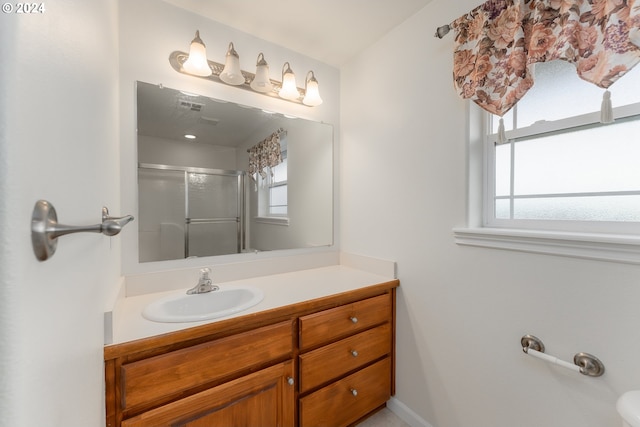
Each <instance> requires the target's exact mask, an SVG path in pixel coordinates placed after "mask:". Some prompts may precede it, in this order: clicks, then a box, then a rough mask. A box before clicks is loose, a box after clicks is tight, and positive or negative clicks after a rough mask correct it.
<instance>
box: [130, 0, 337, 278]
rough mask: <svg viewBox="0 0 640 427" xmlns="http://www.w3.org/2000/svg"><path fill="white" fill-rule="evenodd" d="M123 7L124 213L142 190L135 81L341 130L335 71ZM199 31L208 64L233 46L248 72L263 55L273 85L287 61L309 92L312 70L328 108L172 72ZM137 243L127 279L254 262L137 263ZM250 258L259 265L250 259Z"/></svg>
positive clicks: (187, 20)
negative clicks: (173, 61) (176, 57)
mask: <svg viewBox="0 0 640 427" xmlns="http://www.w3.org/2000/svg"><path fill="white" fill-rule="evenodd" d="M120 4H121V7H120V16H119V24H120V65H121V67H120V83H121V85H120V100H121V116H120V124H121V127H120V129H121V144H122V145H121V154H122V155H121V161H122V183H123V184H122V203H123V208H124V209H129V210H133V211H135V210H137V191H136V188H135V185H133V184H132V183H135V181H136V162H137V159H136V158H137V154H136V124H135V120H136V115H135V97H134V82H135V81H145V82H148V83H154V84H159V83H162V84H163V85H164V86H165V87H170V88H174V89H180V90H185V91H188V92H193V93H198V94H201V95H205V96H210V97H212V98H217V99H223V100H228V101H232V102H236V103H239V104H243V105H250V106H253V107H257V108H264V109H266V110H270V111H276V112H279V113H283V114H288V115H293V116H297V117H302V118H305V119H309V120H315V121H323V122H326V123H330V124H333V125H336V126H337V125H338V124H339V123H338V122H339V107H340V105H339V78H340V75H339V71H338V70H337V69H336V68H334V67H331V66H329V65H326V64H323V63H321V62H318V61H317V60H314V59H312V58H309V57H307V56H304V55H302V54H300V53H297V52H293V51H290V50H287V49H284V48H282V47H280V46H277V45H274V44H271V43H268V42H266V41H264V40H261V39H258V38H256V37H254V36H252V35H250V34H246V33H243V32H240V31H237V30H234V29H232V28H230V27H227V26H224V25H222V24H219V23H217V22H214V21H211V20H208V19H205V18H203V17H200V16H198V15H195V14H192V13H189V12H186V11H184V10H183V9H180V8H177V7H174V6H172V5H169V4H167V3H164V2H161V1H154V0H136V1H135V2H131V1H126V0H121V1H120ZM196 30H200V36H201V38H202V40H203V41H204V42H205V44H206V46H207V56H208V57H209V59H210V60H213V61H217V62H224V55H225V53H226V51H227V46H228V44H229V42H231V41H233V43H234V46H235V49H236V51H237V52H238V54H239V55H240V64H241V67H242V69H244V70H247V71H252V70H253V67H255V62H256V58H257V56H258V54H259V53H260V52H263V53H264V56H265V58H266V60H267V61H268V62H269V65H270V69H271V77H272V78H274V79H277V80H281V76H280V70H281V67H282V64H284V62H286V61H288V62H289V63H290V64H291V67H292V69H293V71H294V72H295V73H296V77H297V80H298V86H300V87H302V86H304V82H303V78H304V75H305V74H306V73H307V71H309V70H314V72H315V75H316V78H317V79H318V81H319V84H320V90H321V93H322V98H323V100H324V103H323V104H322V105H321V106H318V107H314V108H309V107H306V106H302V105H297V104H293V103H289V102H285V101H282V100H279V99H275V98H270V97H266V96H263V95H260V94H257V93H253V92H251V91H244V90H239V89H238V88H236V87H232V86H227V85H224V84H219V83H215V82H211V81H208V80H203V79H199V78H194V77H191V76H186V75H183V74H180V73H177V72H176V71H174V70H173V69H172V68H171V66H170V65H169V60H168V59H169V54H170V53H171V52H173V51H175V50H180V51H188V48H189V44H190V42H191V40H192V39H193V37H194V35H195V31H196ZM338 144H339V142H338V141H336V146H337V145H338ZM336 160H337V159H336ZM334 209H337V208H334ZM131 225H132V226H133V228H135V227H137V225H136V224H135V223H132V224H131ZM336 227H338V224H336ZM336 229H337V228H336ZM135 231H137V230H135ZM136 236H137V232H135V233H132V235H131V236H123V240H122V245H123V251H122V256H123V271H124V273H125V274H135V273H144V272H149V271H158V270H166V269H175V268H191V267H198V266H202V265H212V264H218V263H225V262H235V261H238V260H240V259H242V260H247V259H248V258H247V257H249V255H247V254H241V255H229V256H221V257H216V258H199V259H193V260H178V261H173V262H168V261H167V262H162V263H143V264H139V263H138V259H137V253H138V250H137V244H138V243H137V237H136ZM333 250H335V248H334V249H333ZM263 256H270V255H268V254H259V255H258V256H257V257H258V258H260V257H263ZM252 257H254V258H256V256H253V255H252Z"/></svg>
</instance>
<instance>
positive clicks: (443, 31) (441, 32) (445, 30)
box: [434, 24, 451, 39]
mask: <svg viewBox="0 0 640 427" xmlns="http://www.w3.org/2000/svg"><path fill="white" fill-rule="evenodd" d="M449 31H451V25H450V24H447V25H443V26H441V27H438V28H436V33H435V35H434V37H437V38H439V39H441V38H443V37H444V36H446V35H447V34H449Z"/></svg>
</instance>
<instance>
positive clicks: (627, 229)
mask: <svg viewBox="0 0 640 427" xmlns="http://www.w3.org/2000/svg"><path fill="white" fill-rule="evenodd" d="M514 109H515V110H516V114H515V115H514V116H517V105H516V106H515V107H514ZM613 114H614V117H615V118H616V120H615V121H616V123H621V122H624V121H630V120H634V121H635V120H640V102H639V103H635V104H630V105H626V106H622V107H617V108H614V109H613ZM484 117H485V119H484V126H483V134H485V135H486V136H485V138H484V144H485V146H484V150H485V153H486V157H485V163H484V174H485V177H484V180H483V181H484V182H485V183H486V186H485V188H484V191H483V194H484V209H483V224H484V226H486V227H495V228H519V229H526V230H550V231H562V232H567V231H568V232H587V233H606V234H611V233H614V234H631V235H640V227H639V226H638V225H639V224H638V222H619V221H580V220H535V219H529V220H528V219H501V218H496V216H495V200H496V198H497V196H496V194H495V166H496V165H495V147H496V143H495V141H496V140H497V136H498V135H497V133H491V131H492V122H493V117H492V115H491V114H490V113H485V114H484ZM599 126H610V125H602V124H601V123H600V113H599V112H595V113H589V114H582V115H578V116H573V117H569V118H566V119H561V120H555V121H543V122H536V123H534V124H533V125H531V126H527V127H523V128H519V129H515V130H511V131H507V132H505V135H506V138H507V142H505V143H504V144H517V143H518V141H514V140H516V139H518V140H519V141H523V140H526V139H535V138H539V137H544V136H548V135H554V134H556V135H557V134H559V133H571V132H576V131H580V130H586V129H589V128H594V127H599ZM512 166H513V165H512ZM567 194H569V193H567ZM603 194H604V192H603ZM592 195H595V193H592Z"/></svg>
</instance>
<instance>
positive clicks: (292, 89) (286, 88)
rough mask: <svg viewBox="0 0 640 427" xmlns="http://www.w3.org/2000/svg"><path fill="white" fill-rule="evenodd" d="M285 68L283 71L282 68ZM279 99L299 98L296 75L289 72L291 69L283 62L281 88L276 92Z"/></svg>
mask: <svg viewBox="0 0 640 427" xmlns="http://www.w3.org/2000/svg"><path fill="white" fill-rule="evenodd" d="M285 66H286V67H287V69H286V70H285V68H284V67H285ZM278 95H279V96H280V98H284V99H290V100H296V99H298V98H299V97H300V92H298V87H297V86H296V75H295V74H293V71H291V67H290V66H289V63H288V62H285V63H284V65H283V66H282V87H281V88H280V91H279V92H278Z"/></svg>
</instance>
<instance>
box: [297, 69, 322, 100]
mask: <svg viewBox="0 0 640 427" xmlns="http://www.w3.org/2000/svg"><path fill="white" fill-rule="evenodd" d="M304 91H305V95H304V98H303V99H302V103H303V104H304V105H308V106H309V107H315V106H318V105H320V104H322V98H320V91H319V90H318V80H316V76H315V75H314V74H313V71H309V72H308V73H307V77H306V78H305V81H304Z"/></svg>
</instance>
